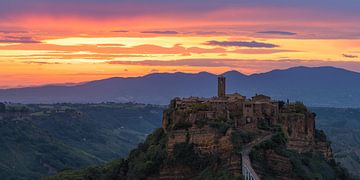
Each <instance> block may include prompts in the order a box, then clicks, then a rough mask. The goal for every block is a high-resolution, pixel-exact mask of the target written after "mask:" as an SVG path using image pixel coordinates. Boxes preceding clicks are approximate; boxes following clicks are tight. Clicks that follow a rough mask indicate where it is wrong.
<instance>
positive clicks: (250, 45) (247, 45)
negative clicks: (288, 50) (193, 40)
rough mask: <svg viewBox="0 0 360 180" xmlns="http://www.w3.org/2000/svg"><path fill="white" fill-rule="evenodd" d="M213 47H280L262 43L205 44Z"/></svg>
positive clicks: (214, 42)
mask: <svg viewBox="0 0 360 180" xmlns="http://www.w3.org/2000/svg"><path fill="white" fill-rule="evenodd" d="M205 44H207V45H211V46H223V47H231V46H232V47H250V48H275V47H279V46H278V45H276V44H270V43H262V42H256V41H215V40H214V41H208V42H207V43H205Z"/></svg>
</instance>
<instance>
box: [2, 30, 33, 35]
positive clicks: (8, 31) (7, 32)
mask: <svg viewBox="0 0 360 180" xmlns="http://www.w3.org/2000/svg"><path fill="white" fill-rule="evenodd" d="M0 33H3V34H25V33H28V32H27V31H19V30H0Z"/></svg>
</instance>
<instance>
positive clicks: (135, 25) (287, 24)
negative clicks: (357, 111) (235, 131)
mask: <svg viewBox="0 0 360 180" xmlns="http://www.w3.org/2000/svg"><path fill="white" fill-rule="evenodd" d="M201 2H202V3H201ZM201 2H200V1H199V2H192V1H173V0H167V1H165V0H154V1H151V2H150V1H136V3H135V2H133V1H126V0H122V1H115V0H105V1H100V0H75V1H73V2H72V1H60V0H37V1H36V0H29V1H26V2H23V1H20V0H4V1H1V2H0V68H1V71H0V76H1V77H2V78H0V88H8V87H18V86H33V85H42V84H54V83H70V82H71V83H76V82H84V81H90V80H95V79H102V78H108V77H114V76H121V77H130V76H141V75H145V74H148V73H153V72H177V71H182V72H191V73H196V72H200V71H208V72H211V73H222V72H225V71H228V70H238V71H240V72H242V73H246V74H251V73H257V72H265V71H269V70H272V69H278V68H280V69H282V68H287V67H292V66H336V67H342V68H346V69H349V70H354V71H359V72H360V64H359V62H360V58H359V57H360V33H359V32H360V23H359V22H360V11H358V9H359V8H360V7H359V6H360V5H359V4H360V3H357V2H355V0H350V1H346V2H344V1H342V2H339V1H335V0H330V1H327V4H326V5H324V4H323V3H321V2H320V1H319V2H313V3H309V2H310V1H307V0H305V1H301V2H295V1H289V2H278V3H274V2H272V3H267V2H262V1H256V0H255V1H251V2H250V1H239V0H236V1H235V0H226V1H225V2H222V3H221V4H220V3H218V2H219V1H215V0H214V1H213V0H209V2H208V3H204V2H203V1H201ZM305 2H308V3H305ZM80 5H81V6H80Z"/></svg>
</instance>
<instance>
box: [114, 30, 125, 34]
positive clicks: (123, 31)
mask: <svg viewBox="0 0 360 180" xmlns="http://www.w3.org/2000/svg"><path fill="white" fill-rule="evenodd" d="M111 32H115V33H127V32H129V31H127V30H115V31H111Z"/></svg>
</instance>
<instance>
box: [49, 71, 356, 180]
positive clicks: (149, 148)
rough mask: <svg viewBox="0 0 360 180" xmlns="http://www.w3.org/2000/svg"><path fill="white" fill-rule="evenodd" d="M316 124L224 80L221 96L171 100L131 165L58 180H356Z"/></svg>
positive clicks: (305, 113) (302, 111) (301, 108)
mask: <svg viewBox="0 0 360 180" xmlns="http://www.w3.org/2000/svg"><path fill="white" fill-rule="evenodd" d="M315 118H316V115H315V114H314V113H312V112H310V111H309V110H308V109H307V108H306V106H305V105H304V104H303V103H301V102H292V103H291V102H289V101H287V102H283V101H276V100H272V99H271V98H270V97H268V96H266V95H262V94H257V95H255V96H254V97H251V98H247V97H245V96H242V95H241V94H239V93H234V94H226V79H225V77H223V76H220V77H218V95H217V96H216V97H211V98H202V97H189V98H174V99H173V100H171V102H170V105H169V107H168V108H167V109H165V110H164V112H163V120H162V128H159V129H157V130H156V131H154V132H153V133H152V134H150V135H149V136H148V137H147V139H146V141H145V142H144V143H141V144H140V145H139V146H138V148H136V149H134V150H133V151H131V152H130V154H129V156H128V158H126V159H122V160H120V161H116V162H113V163H110V164H108V165H106V166H103V167H97V168H90V169H87V170H85V171H79V172H73V171H65V172H62V173H60V174H59V175H57V176H55V177H54V178H53V179H62V178H72V177H84V178H85V177H86V178H88V177H94V178H97V177H98V178H100V179H164V180H171V179H184V180H185V179H239V178H240V179H241V177H243V178H245V179H246V180H253V179H255V180H258V179H350V176H349V175H348V173H347V172H346V171H345V170H344V169H343V168H342V167H340V166H339V164H337V163H336V162H335V160H334V159H333V154H332V150H331V147H330V142H329V141H328V140H327V138H326V135H325V134H324V132H323V131H320V130H317V129H315ZM86 178H85V179H86Z"/></svg>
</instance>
